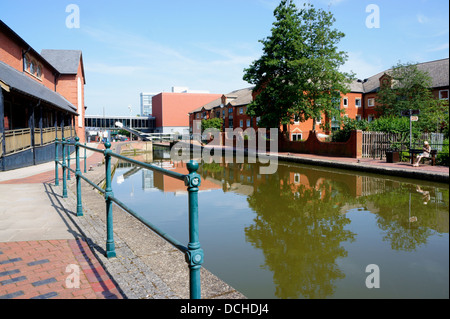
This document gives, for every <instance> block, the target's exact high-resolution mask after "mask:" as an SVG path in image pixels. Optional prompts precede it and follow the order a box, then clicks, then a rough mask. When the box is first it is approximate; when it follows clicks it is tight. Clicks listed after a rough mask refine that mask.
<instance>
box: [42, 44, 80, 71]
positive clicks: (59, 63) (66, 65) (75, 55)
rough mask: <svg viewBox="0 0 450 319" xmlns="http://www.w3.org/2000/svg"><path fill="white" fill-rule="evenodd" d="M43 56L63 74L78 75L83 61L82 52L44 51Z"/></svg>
mask: <svg viewBox="0 0 450 319" xmlns="http://www.w3.org/2000/svg"><path fill="white" fill-rule="evenodd" d="M41 55H42V57H43V58H44V59H46V60H47V61H48V62H49V63H50V64H51V65H53V66H54V67H55V68H56V69H57V70H58V72H59V73H61V74H77V73H78V66H79V65H80V61H82V52H81V51H80V50H42V51H41ZM83 77H84V70H83Z"/></svg>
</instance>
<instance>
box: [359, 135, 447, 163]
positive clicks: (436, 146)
mask: <svg viewBox="0 0 450 319" xmlns="http://www.w3.org/2000/svg"><path fill="white" fill-rule="evenodd" d="M362 133H363V134H362V137H363V142H362V156H363V157H366V158H370V157H372V158H380V159H383V156H385V154H386V151H387V150H390V149H393V148H395V149H398V150H399V151H403V152H407V151H408V150H409V149H410V148H422V146H423V142H424V141H428V143H429V144H430V146H431V148H432V149H433V150H437V151H438V152H440V151H442V148H443V145H444V134H442V133H423V134H421V135H420V136H419V137H418V138H414V139H413V142H412V144H411V145H410V140H409V135H408V136H406V135H402V134H395V133H386V132H365V131H363V132H362Z"/></svg>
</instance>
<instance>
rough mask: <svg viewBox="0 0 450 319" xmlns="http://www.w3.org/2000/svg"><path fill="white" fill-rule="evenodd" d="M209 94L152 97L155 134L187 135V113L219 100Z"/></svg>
mask: <svg viewBox="0 0 450 319" xmlns="http://www.w3.org/2000/svg"><path fill="white" fill-rule="evenodd" d="M220 96H221V95H220V94H209V93H165V92H163V93H159V94H157V95H155V96H154V97H153V100H152V104H153V105H152V107H153V114H152V115H153V116H154V117H155V118H156V130H155V133H164V134H167V133H178V134H189V112H190V111H191V110H193V109H196V108H198V107H200V106H202V105H205V104H207V103H210V102H211V101H214V100H216V99H217V98H219V97H220Z"/></svg>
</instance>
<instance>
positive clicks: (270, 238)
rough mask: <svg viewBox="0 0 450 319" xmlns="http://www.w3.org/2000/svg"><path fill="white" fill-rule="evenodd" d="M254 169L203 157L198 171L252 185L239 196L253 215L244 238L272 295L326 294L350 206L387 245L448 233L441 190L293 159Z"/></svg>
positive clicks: (330, 291)
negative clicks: (368, 218) (371, 222)
mask: <svg viewBox="0 0 450 319" xmlns="http://www.w3.org/2000/svg"><path fill="white" fill-rule="evenodd" d="M258 171H259V170H258V167H257V165H256V164H253V165H249V164H233V163H231V164H226V163H222V164H221V165H220V167H219V165H218V164H215V163H213V164H203V174H204V176H205V177H206V176H208V177H213V178H215V179H218V180H221V181H222V184H223V187H224V191H227V189H230V188H232V187H231V185H235V188H236V189H239V187H238V186H236V184H248V185H252V187H253V192H252V194H250V195H248V198H247V201H248V203H249V207H250V208H251V209H252V210H253V211H254V212H255V213H256V217H255V218H254V220H253V224H252V225H250V226H247V227H246V228H245V234H246V239H247V241H248V242H250V243H251V244H252V245H253V246H254V247H255V248H257V249H260V250H261V251H262V252H263V253H264V256H265V265H264V267H265V268H266V269H268V270H270V271H271V272H272V273H273V280H274V284H275V286H276V289H275V295H276V297H278V298H282V299H287V298H328V297H331V296H333V295H334V293H335V289H336V286H335V283H336V281H338V280H340V279H343V278H345V273H344V272H343V271H342V270H341V269H340V268H339V265H338V263H337V261H338V260H339V258H343V257H346V256H347V251H346V249H345V248H344V245H343V243H345V242H349V243H351V242H354V241H355V238H356V237H357V234H356V233H354V232H352V231H350V230H349V229H348V228H346V226H348V225H349V224H350V223H351V220H350V219H349V218H348V217H347V215H346V212H347V211H348V210H349V209H350V208H358V209H360V210H365V211H370V212H371V213H373V214H375V216H376V223H377V226H378V227H379V229H380V230H381V231H382V233H383V241H386V242H389V243H390V247H391V249H392V250H401V251H414V250H415V249H417V247H419V246H420V245H424V244H426V243H427V240H428V238H429V237H430V236H433V235H435V234H436V233H448V189H438V188H437V187H435V186H430V184H428V185H427V183H425V186H420V185H414V184H411V183H408V182H400V181H399V180H391V179H386V178H380V177H376V176H364V175H363V176H360V175H355V174H351V173H350V172H345V171H336V170H331V169H317V168H313V167H302V166H299V165H283V164H281V165H280V166H279V167H278V172H277V174H274V175H269V176H259V175H257V174H256V172H258ZM226 185H228V186H226ZM360 231H364V230H363V229H362V230H361V229H360Z"/></svg>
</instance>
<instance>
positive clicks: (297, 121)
mask: <svg viewBox="0 0 450 319" xmlns="http://www.w3.org/2000/svg"><path fill="white" fill-rule="evenodd" d="M299 123H300V117H299V116H298V115H297V114H296V115H294V124H299Z"/></svg>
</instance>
